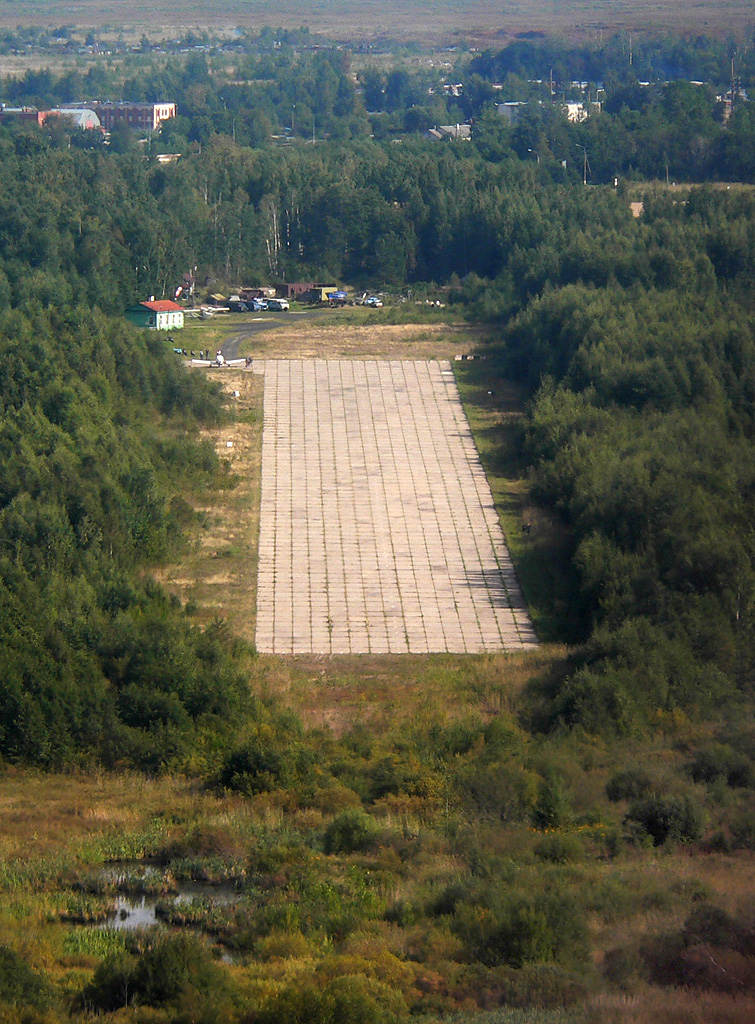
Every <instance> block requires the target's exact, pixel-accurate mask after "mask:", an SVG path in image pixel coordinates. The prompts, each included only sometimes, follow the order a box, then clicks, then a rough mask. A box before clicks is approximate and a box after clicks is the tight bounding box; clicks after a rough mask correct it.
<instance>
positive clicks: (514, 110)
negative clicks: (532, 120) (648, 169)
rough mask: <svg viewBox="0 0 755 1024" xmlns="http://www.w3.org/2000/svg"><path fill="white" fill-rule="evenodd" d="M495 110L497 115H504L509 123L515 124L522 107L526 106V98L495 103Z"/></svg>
mask: <svg viewBox="0 0 755 1024" xmlns="http://www.w3.org/2000/svg"><path fill="white" fill-rule="evenodd" d="M495 106H496V110H497V111H498V116H499V117H505V118H506V120H507V121H508V122H509V124H516V123H517V121H518V120H519V115H520V114H521V112H522V107H526V106H527V102H526V100H506V101H505V102H504V103H496V105H495Z"/></svg>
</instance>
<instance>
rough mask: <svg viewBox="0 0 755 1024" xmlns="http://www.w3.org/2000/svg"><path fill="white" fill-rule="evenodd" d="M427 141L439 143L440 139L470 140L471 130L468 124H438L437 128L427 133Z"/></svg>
mask: <svg viewBox="0 0 755 1024" xmlns="http://www.w3.org/2000/svg"><path fill="white" fill-rule="evenodd" d="M427 138H428V139H433V140H434V141H435V142H440V141H441V139H465V140H469V139H471V138H472V128H471V126H470V125H468V124H439V125H438V127H437V128H431V129H430V130H429V131H428V133H427Z"/></svg>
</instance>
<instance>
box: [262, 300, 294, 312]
mask: <svg viewBox="0 0 755 1024" xmlns="http://www.w3.org/2000/svg"><path fill="white" fill-rule="evenodd" d="M267 308H268V309H271V310H275V312H276V313H285V311H286V310H287V309H289V308H290V307H289V303H288V299H268V300H267Z"/></svg>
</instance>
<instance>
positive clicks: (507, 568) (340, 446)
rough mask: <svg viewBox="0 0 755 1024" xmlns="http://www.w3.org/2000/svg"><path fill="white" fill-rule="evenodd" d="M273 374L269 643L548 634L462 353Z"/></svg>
mask: <svg viewBox="0 0 755 1024" xmlns="http://www.w3.org/2000/svg"><path fill="white" fill-rule="evenodd" d="M262 368H263V367H262V366H259V364H258V365H257V366H256V367H255V369H262ZM264 375H265V391H264V429H263V446H262V498H261V502H262V505H261V521H260V548H259V577H258V586H257V635H256V644H257V649H258V650H259V651H260V652H270V653H276V654H309V653H313V654H367V653H370V654H378V653H421V652H443V651H446V652H480V651H496V650H511V651H514V650H522V649H529V648H532V647H534V646H536V645H537V638H536V636H535V633H534V630H533V628H532V624H531V622H530V619H529V616H528V614H527V611H526V609H525V607H524V604H523V602H522V598H521V594H520V592H519V586H518V584H517V581H516V576H515V574H514V570H513V567H512V564H511V560H510V557H509V554H508V551H507V549H506V544H505V541H504V538H503V533H502V531H501V528H500V524H499V522H498V516H497V514H496V511H495V508H494V506H493V499H492V495H491V493H490V488H489V486H488V483H487V480H486V478H485V474H484V472H483V470H482V466H481V465H480V461H479V457H478V455H477V450H476V448H475V445H474V441H473V440H472V435H471V433H470V430H469V426H468V424H467V420H466V417H465V415H464V412H463V409H462V406H461V401H460V399H459V394H458V391H457V388H456V383H455V381H454V377H453V372H452V370H451V366H450V364H449V363H447V362H419V361H408V360H400V361H398V360H397V361H387V360H386V361H377V360H364V361H358V360H325V359H317V360H266V361H265V362H264Z"/></svg>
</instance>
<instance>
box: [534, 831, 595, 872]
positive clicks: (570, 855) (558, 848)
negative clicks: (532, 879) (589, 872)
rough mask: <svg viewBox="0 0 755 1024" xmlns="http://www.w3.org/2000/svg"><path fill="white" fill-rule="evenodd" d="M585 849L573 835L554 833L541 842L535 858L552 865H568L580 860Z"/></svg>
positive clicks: (537, 846)
mask: <svg viewBox="0 0 755 1024" xmlns="http://www.w3.org/2000/svg"><path fill="white" fill-rule="evenodd" d="M583 853H584V847H583V845H582V843H581V841H580V840H579V838H578V837H577V836H575V835H574V834H573V833H570V832H566V833H553V834H552V835H547V836H545V837H544V838H543V839H541V840H540V842H539V843H537V844H536V846H535V856H536V857H539V858H540V860H546V861H550V862H551V863H552V864H566V863H568V862H569V861H574V860H579V858H580V857H581V856H582V854H583Z"/></svg>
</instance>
